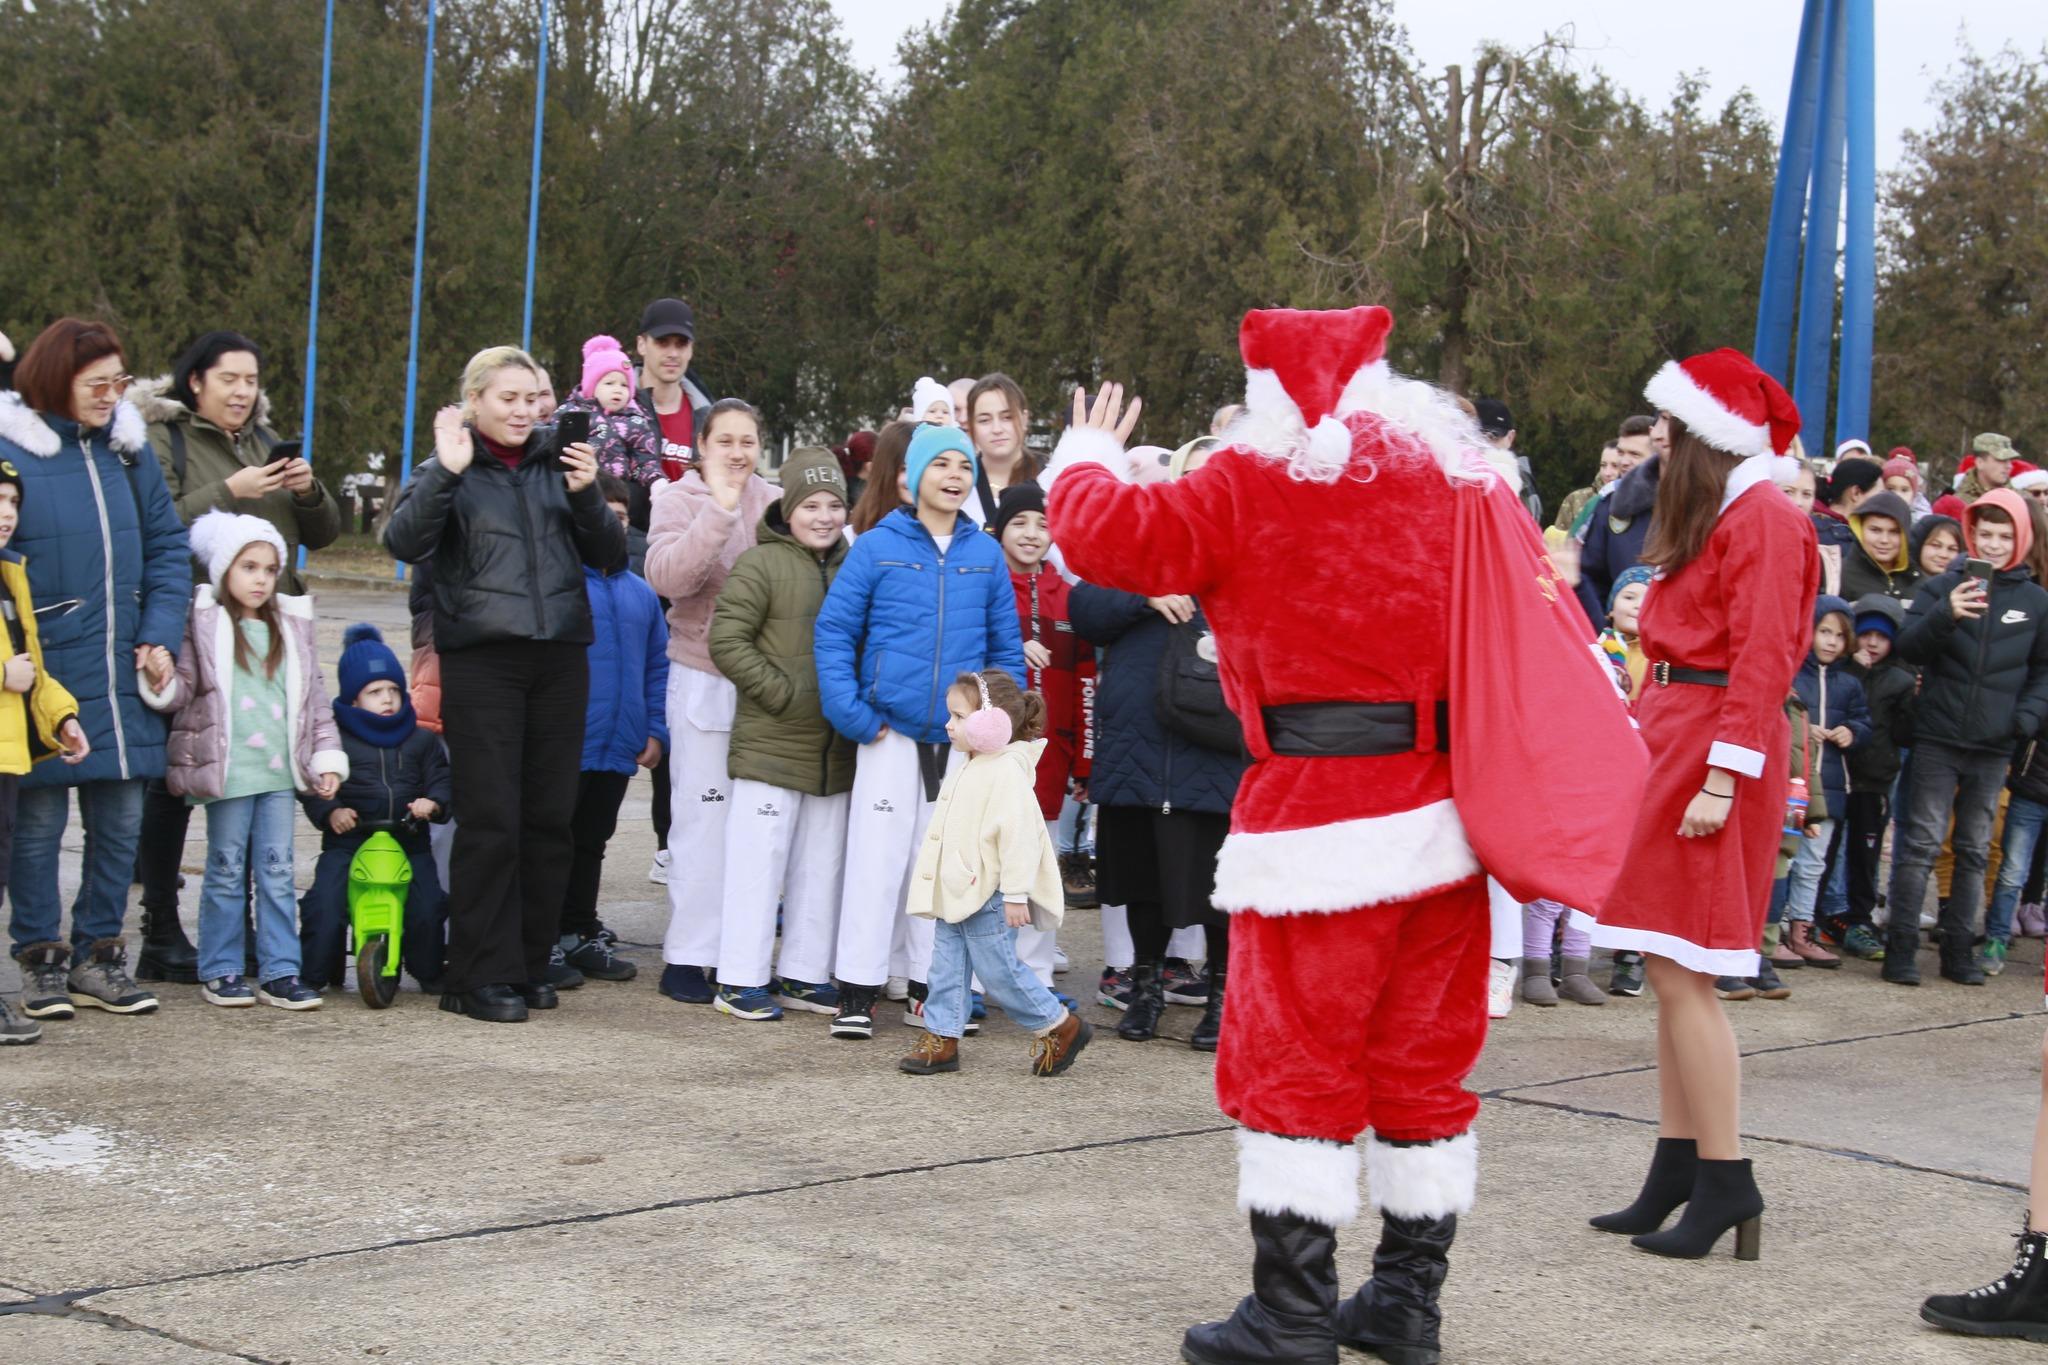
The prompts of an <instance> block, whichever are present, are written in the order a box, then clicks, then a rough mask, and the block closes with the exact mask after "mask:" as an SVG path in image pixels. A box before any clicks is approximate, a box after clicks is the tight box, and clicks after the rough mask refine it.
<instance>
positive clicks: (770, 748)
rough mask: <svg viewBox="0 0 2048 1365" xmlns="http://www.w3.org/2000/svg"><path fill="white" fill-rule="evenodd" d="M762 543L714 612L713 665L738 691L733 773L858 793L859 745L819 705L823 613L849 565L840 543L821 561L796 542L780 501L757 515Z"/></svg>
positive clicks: (744, 559)
mask: <svg viewBox="0 0 2048 1365" xmlns="http://www.w3.org/2000/svg"><path fill="white" fill-rule="evenodd" d="M758 536H759V541H760V543H759V544H757V545H755V546H754V548H753V549H751V550H749V551H747V552H746V553H745V554H743V555H741V556H740V558H739V562H738V563H737V564H735V565H733V566H732V574H731V576H730V577H728V578H727V579H726V580H725V588H724V590H723V591H721V592H720V593H719V594H718V607H717V610H715V611H714V612H712V614H711V633H710V636H709V644H710V647H711V661H712V662H713V663H714V664H716V665H717V666H718V670H719V672H721V673H723V674H725V676H726V677H728V678H730V679H732V683H733V686H734V687H736V688H738V689H739V694H740V695H739V705H738V706H737V707H736V708H735V710H734V712H733V719H732V744H731V748H730V749H729V751H728V755H729V756H728V760H727V762H728V767H729V769H730V772H731V774H732V776H733V777H735V778H744V779H746V780H748V781H752V782H766V783H767V784H769V785H770V786H773V787H782V788H784V789H786V790H788V791H795V792H802V793H804V794H805V795H808V796H837V795H839V793H841V792H845V791H852V790H853V745H852V744H850V743H848V742H847V741H846V740H845V739H843V738H842V737H841V736H840V735H838V734H837V733H836V732H835V731H834V730H833V729H832V723H831V722H830V721H828V720H826V719H825V709H824V705H823V703H822V702H820V701H819V699H818V663H817V658H816V655H815V653H814V650H815V647H816V646H815V640H816V631H817V624H818V612H819V610H820V609H821V608H822V607H823V606H824V605H825V594H826V593H827V592H828V591H829V590H830V589H831V586H832V580H833V579H834V578H836V577H837V576H838V574H839V570H840V566H841V565H842V564H844V563H845V562H846V556H847V552H848V547H847V544H846V541H845V539H844V538H842V537H835V538H834V539H833V541H832V548H831V549H829V550H827V551H826V552H825V554H824V557H823V558H822V559H821V558H820V557H819V556H818V554H817V552H816V551H814V550H811V549H809V548H807V547H805V546H803V545H799V544H798V543H797V541H796V538H795V537H794V536H792V535H791V534H790V533H789V523H788V522H786V521H784V520H783V518H782V505H781V504H780V503H770V504H768V510H767V511H765V512H763V513H762V514H761V524H760V529H759V531H758Z"/></svg>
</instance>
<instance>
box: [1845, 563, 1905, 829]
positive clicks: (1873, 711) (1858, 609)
mask: <svg viewBox="0 0 2048 1365" xmlns="http://www.w3.org/2000/svg"><path fill="white" fill-rule="evenodd" d="M1850 609H1851V610H1852V611H1853V612H1854V614H1855V615H1854V619H1855V620H1861V619H1862V618H1863V617H1865V616H1873V615H1881V616H1884V617H1885V618H1887V619H1888V620H1890V621H1891V623H1892V649H1891V652H1890V653H1888V654H1886V655H1885V656H1884V658H1883V659H1881V660H1879V661H1878V663H1877V666H1876V667H1874V668H1865V667H1864V666H1863V665H1862V664H1860V663H1858V662H1856V657H1855V653H1854V650H1853V644H1852V649H1851V652H1850V654H1849V655H1848V656H1847V657H1845V658H1843V660H1842V662H1841V668H1842V670H1843V671H1844V672H1845V673H1848V674H1849V675H1850V676H1851V677H1853V678H1855V679H1857V680H1858V681H1859V682H1861V683H1862V684H1863V699H1864V702H1865V704H1866V705H1868V706H1869V708H1870V737H1869V738H1868V739H1866V740H1864V741H1863V743H1861V744H1859V745H1857V746H1856V747H1855V748H1853V749H1851V750H1850V751H1849V782H1850V784H1851V785H1852V786H1853V787H1855V788H1856V789H1857V790H1859V791H1867V792H1876V791H1885V790H1888V789H1889V788H1890V787H1891V784H1892V780H1893V779H1894V778H1896V777H1897V776H1898V775H1899V766H1900V763H1901V759H1900V757H1899V751H1900V750H1901V749H1905V748H1908V747H1910V746H1911V745H1912V743H1913V714H1914V706H1915V701H1916V699H1917V695H1918V691H1919V686H1920V679H1919V677H1918V676H1917V675H1916V674H1915V673H1914V672H1913V670H1912V669H1911V668H1910V667H1908V666H1907V665H1906V664H1904V663H1902V662H1900V660H1899V653H1898V636H1899V626H1900V624H1901V623H1902V622H1904V620H1905V619H1906V609H1905V607H1904V606H1903V605H1901V604H1900V602H1899V600H1898V599H1897V598H1895V597H1890V596H1887V595H1886V594H1884V593H1881V592H1879V593H1870V594H1869V595H1867V596H1864V597H1859V598H1857V599H1856V600H1855V602H1853V603H1851V604H1850Z"/></svg>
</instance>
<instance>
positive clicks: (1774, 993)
mask: <svg viewBox="0 0 2048 1365" xmlns="http://www.w3.org/2000/svg"><path fill="white" fill-rule="evenodd" d="M1749 984H1750V985H1752V986H1754V987H1756V993H1757V998H1758V999H1761V1000H1790V999H1791V998H1792V988H1791V987H1790V986H1788V985H1786V984H1785V978H1783V977H1781V976H1779V975H1778V969H1777V968H1776V967H1773V966H1772V965H1771V960H1770V959H1769V958H1767V957H1760V958H1758V959H1757V963H1756V975H1755V976H1752V977H1751V978H1750V979H1749Z"/></svg>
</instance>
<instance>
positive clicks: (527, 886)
mask: <svg viewBox="0 0 2048 1365" xmlns="http://www.w3.org/2000/svg"><path fill="white" fill-rule="evenodd" d="M441 696H442V706H441V715H442V725H443V727H444V730H443V735H442V738H443V739H445V740H446V741H447V743H448V766H449V769H450V772H451V774H452V776H453V778H454V785H455V810H456V812H457V822H456V827H455V848H454V853H453V856H452V858H451V860H450V863H449V868H448V880H449V882H450V883H451V885H450V886H449V888H448V892H449V895H448V971H447V975H446V977H445V978H443V979H444V982H445V989H447V990H449V991H469V990H475V989H476V988H478V987H479V986H509V985H514V984H517V983H519V982H522V981H539V980H541V979H543V977H544V976H545V974H546V971H547V965H548V951H549V949H551V948H553V947H554V944H555V937H556V928H555V926H556V925H557V924H558V923H559V922H560V920H561V916H562V895H563V892H564V891H565V890H566V889H567V887H568V882H569V865H570V858H571V854H572V852H573V844H572V842H571V839H570V835H569V824H570V819H571V817H572V816H573V815H574V813H575V810H576V786H577V774H578V773H579V771H580V770H581V769H582V766H583V712H584V708H585V707H587V706H588V705H589V701H590V656H589V650H588V649H587V648H586V647H585V646H583V645H578V644H563V643H560V642H556V641H545V640H504V641H494V642H492V643H490V644H483V645H473V646H471V647H470V648H468V649H451V650H444V651H443V652H442V654H441Z"/></svg>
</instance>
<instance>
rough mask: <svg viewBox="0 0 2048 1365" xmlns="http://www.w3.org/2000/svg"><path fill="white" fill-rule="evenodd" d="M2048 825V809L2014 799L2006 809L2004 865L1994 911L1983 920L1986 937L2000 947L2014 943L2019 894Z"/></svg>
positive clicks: (1993, 902) (2020, 797) (1999, 869)
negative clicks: (2035, 848) (1995, 941)
mask: <svg viewBox="0 0 2048 1365" xmlns="http://www.w3.org/2000/svg"><path fill="white" fill-rule="evenodd" d="M2044 824H2048V806H2044V805H2042V804H2041V803H2040V802H2039V801H2029V800H2028V799H2027V798H2026V797H2024V796H2015V797H2013V799H2012V801H2011V802H2010V803H2009V804H2008V805H2007V806H2006V808H2005V842H2004V844H2002V845H2001V847H2002V848H2003V849H2004V850H2005V861H2004V862H2002V863H2000V864H1999V865H1998V886H1997V889H1995V890H1994V891H1993V892H1992V893H1991V910H1990V912H1989V913H1988V914H1987V915H1985V917H1984V935H1985V937H1986V938H1995V939H1997V940H1998V941H1999V942H2000V943H2010V942H2011V941H2012V912H2013V911H2014V910H2016V909H2018V908H2019V903H2020V891H2021V889H2022V888H2024V887H2025V886H2026V884H2027V873H2028V871H2029V870H2030V869H2031V868H2032V867H2033V866H2034V847H2035V845H2037V844H2039V843H2040V842H2041V826H2042V825H2044Z"/></svg>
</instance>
